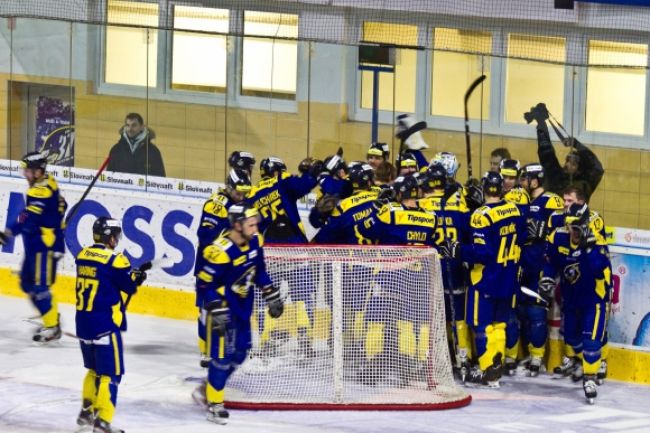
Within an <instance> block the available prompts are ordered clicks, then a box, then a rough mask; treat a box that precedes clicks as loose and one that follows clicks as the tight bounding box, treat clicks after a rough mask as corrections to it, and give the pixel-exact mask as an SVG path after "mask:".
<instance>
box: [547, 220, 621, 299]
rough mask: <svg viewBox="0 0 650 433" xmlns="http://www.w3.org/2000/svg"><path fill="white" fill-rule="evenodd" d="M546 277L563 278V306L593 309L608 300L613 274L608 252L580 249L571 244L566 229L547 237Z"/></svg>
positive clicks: (558, 230)
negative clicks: (564, 304) (589, 307)
mask: <svg viewBox="0 0 650 433" xmlns="http://www.w3.org/2000/svg"><path fill="white" fill-rule="evenodd" d="M545 258H546V260H545V263H544V269H543V276H545V277H551V278H555V277H556V276H559V277H560V291H561V293H562V302H563V303H567V304H568V305H574V306H592V305H593V304H594V303H598V302H606V301H608V300H609V288H610V287H611V281H612V271H611V263H610V260H609V255H608V253H607V248H606V247H605V246H602V245H595V246H594V247H593V248H588V249H584V248H580V247H579V246H578V245H574V244H573V243H572V242H571V236H570V234H569V231H568V229H567V228H566V227H560V228H558V229H557V230H555V231H554V232H553V233H551V234H550V235H549V236H548V241H547V247H546V255H545Z"/></svg>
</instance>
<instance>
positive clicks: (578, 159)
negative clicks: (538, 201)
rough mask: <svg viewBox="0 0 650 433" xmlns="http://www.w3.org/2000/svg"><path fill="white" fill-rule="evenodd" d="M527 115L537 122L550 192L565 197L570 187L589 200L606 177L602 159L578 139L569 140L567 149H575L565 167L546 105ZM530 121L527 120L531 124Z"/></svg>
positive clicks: (566, 141)
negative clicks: (551, 130)
mask: <svg viewBox="0 0 650 433" xmlns="http://www.w3.org/2000/svg"><path fill="white" fill-rule="evenodd" d="M526 115H529V116H530V117H529V118H530V120H532V119H535V120H536V121H537V144H538V148H537V154H538V156H539V162H540V164H542V167H543V168H544V172H545V174H546V185H545V189H546V191H550V192H554V193H556V194H559V195H562V194H563V192H564V190H565V189H566V188H567V187H568V186H569V185H573V186H576V187H579V188H580V189H581V190H582V191H584V193H585V196H586V198H587V201H589V198H590V197H591V194H593V192H594V191H595V190H596V187H597V186H598V184H599V183H600V180H601V179H602V178H603V174H605V170H604V169H603V165H602V164H601V162H600V161H599V160H598V157H597V156H596V155H595V154H594V153H593V152H592V151H591V150H590V149H588V148H587V147H586V146H585V145H584V144H582V143H580V142H579V141H578V140H577V139H575V138H574V137H567V138H564V139H563V140H562V142H563V143H564V145H565V146H571V151H570V152H569V154H568V155H567V156H566V160H565V162H564V166H561V165H560V162H559V161H558V159H557V155H556V154H555V149H553V143H551V135H550V134H549V131H548V126H547V125H546V120H547V119H548V117H549V115H548V110H547V109H546V105H544V104H543V103H539V104H537V106H536V107H533V108H531V110H530V113H526ZM526 115H524V117H526ZM529 118H526V120H527V121H528V122H530V120H528V119H529Z"/></svg>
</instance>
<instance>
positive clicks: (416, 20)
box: [0, 0, 650, 68]
mask: <svg viewBox="0 0 650 433" xmlns="http://www.w3.org/2000/svg"><path fill="white" fill-rule="evenodd" d="M556 3H564V4H566V5H570V6H572V7H573V8H572V9H559V8H556V7H555V4H556ZM610 3H613V4H610ZM648 3H649V2H642V1H638V0H584V1H575V2H574V1H570V0H567V1H561V2H556V1H554V0H465V1H450V0H426V1H423V0H400V1H395V0H392V1H390V0H383V1H382V0H302V1H298V0H293V1H270V0H268V1H264V2H259V1H238V2H226V1H219V0H201V1H198V0H188V1H185V2H182V3H179V2H176V1H173V0H159V1H155V0H150V1H137V0H130V1H125V0H88V1H81V0H4V1H2V2H0V16H2V17H29V18H44V19H60V20H67V21H72V22H80V23H92V24H103V25H116V26H126V27H148V28H154V29H169V30H182V31H191V32H200V33H208V34H222V35H226V34H227V35H233V36H253V37H259V38H274V39H290V40H303V41H316V42H324V43H335V44H347V45H358V44H361V43H363V42H366V43H374V44H386V45H390V46H395V47H402V48H413V49H419V50H439V51H449V52H456V53H468V54H478V55H485V56H496V57H509V58H517V59H526V60H536V61H541V62H549V63H560V64H570V65H591V66H619V67H634V68H647V61H645V57H647V44H644V43H643V40H642V39H643V33H645V32H647V31H648V29H650V8H649V7H642V6H638V5H640V4H646V5H647V4H648ZM634 5H637V6H634ZM640 32H641V33H640ZM585 35H586V36H587V37H588V38H589V39H590V40H592V39H593V40H594V41H595V42H594V43H595V44H596V45H598V44H599V43H602V41H616V42H617V44H618V45H616V46H615V47H613V48H612V47H610V46H609V45H608V49H601V50H598V49H595V51H596V52H597V55H595V56H592V55H585V52H584V49H582V47H584V37H585ZM522 37H524V39H525V43H521V44H517V43H511V42H512V40H513V39H517V38H520V39H521V38H522ZM645 39H647V36H646V38H645ZM599 41H600V42H599ZM596 48H598V47H596ZM639 59H643V61H640V60H639Z"/></svg>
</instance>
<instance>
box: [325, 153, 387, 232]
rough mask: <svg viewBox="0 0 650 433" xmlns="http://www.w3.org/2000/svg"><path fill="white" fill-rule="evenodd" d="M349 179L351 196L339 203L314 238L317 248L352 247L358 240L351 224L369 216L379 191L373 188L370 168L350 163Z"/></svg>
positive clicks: (362, 164)
mask: <svg viewBox="0 0 650 433" xmlns="http://www.w3.org/2000/svg"><path fill="white" fill-rule="evenodd" d="M349 171H350V173H349V175H348V179H349V181H350V184H351V185H352V191H353V192H352V195H351V196H350V197H348V198H345V199H343V200H341V201H340V202H339V203H338V205H337V206H336V208H335V209H334V211H333V212H332V215H331V216H330V217H329V218H328V220H327V222H326V224H325V225H324V226H323V227H322V228H321V229H320V231H319V232H318V233H317V234H316V236H315V237H314V240H313V241H314V242H315V243H317V244H354V243H358V240H359V239H358V236H356V235H355V232H354V224H355V222H357V221H360V220H362V219H364V218H366V217H367V216H369V215H370V213H371V212H372V209H373V206H374V205H375V203H374V202H375V200H377V193H378V191H377V190H376V189H374V188H373V182H374V172H373V171H372V167H371V166H370V165H369V164H365V163H362V162H353V163H351V164H350V168H349Z"/></svg>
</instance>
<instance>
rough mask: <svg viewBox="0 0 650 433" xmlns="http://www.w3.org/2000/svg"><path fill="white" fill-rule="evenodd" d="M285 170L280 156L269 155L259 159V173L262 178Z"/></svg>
mask: <svg viewBox="0 0 650 433" xmlns="http://www.w3.org/2000/svg"><path fill="white" fill-rule="evenodd" d="M286 170H287V165H286V164H285V163H284V161H282V160H281V159H280V158H276V157H275V156H270V157H268V158H264V159H263V160H262V161H260V173H261V174H262V179H267V178H269V177H274V176H275V175H276V173H282V172H284V171H286Z"/></svg>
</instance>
